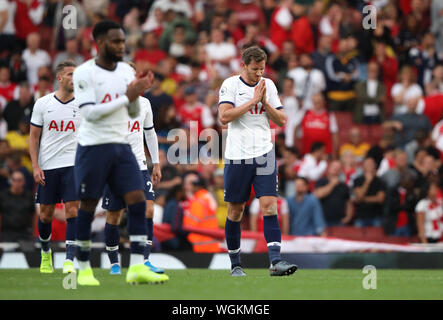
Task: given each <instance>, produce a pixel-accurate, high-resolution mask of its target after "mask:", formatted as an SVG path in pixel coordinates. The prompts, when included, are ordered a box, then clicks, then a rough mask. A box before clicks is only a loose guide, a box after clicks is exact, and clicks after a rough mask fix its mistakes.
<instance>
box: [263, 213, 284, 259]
mask: <svg viewBox="0 0 443 320" xmlns="http://www.w3.org/2000/svg"><path fill="white" fill-rule="evenodd" d="M263 233H264V235H265V239H266V242H267V243H268V254H269V261H270V262H271V264H273V265H274V264H276V263H277V262H279V261H281V258H280V247H281V230H280V225H279V223H278V218H277V215H272V216H263Z"/></svg>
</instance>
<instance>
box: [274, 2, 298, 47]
mask: <svg viewBox="0 0 443 320" xmlns="http://www.w3.org/2000/svg"><path fill="white" fill-rule="evenodd" d="M292 2H293V1H292V0H283V1H281V2H280V3H279V5H278V6H277V7H276V8H275V10H274V11H273V12H272V15H271V23H270V28H269V37H270V39H271V41H272V42H273V43H274V44H275V45H276V46H277V48H278V49H279V50H280V51H281V50H282V49H283V43H284V42H285V41H286V40H288V39H290V38H291V26H292V22H293V20H294V18H293V17H292V13H291V5H292Z"/></svg>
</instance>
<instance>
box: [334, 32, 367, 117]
mask: <svg viewBox="0 0 443 320" xmlns="http://www.w3.org/2000/svg"><path fill="white" fill-rule="evenodd" d="M352 41H353V38H352V37H342V38H340V41H339V43H338V52H337V53H336V54H332V55H330V56H329V57H327V58H326V62H325V64H326V80H327V90H328V101H329V106H328V107H329V109H330V110H335V111H353V110H354V108H355V89H354V85H355V82H356V81H357V80H358V79H359V69H360V65H359V62H358V60H357V59H356V58H355V57H352V55H350V54H351V51H350V49H351V42H352Z"/></svg>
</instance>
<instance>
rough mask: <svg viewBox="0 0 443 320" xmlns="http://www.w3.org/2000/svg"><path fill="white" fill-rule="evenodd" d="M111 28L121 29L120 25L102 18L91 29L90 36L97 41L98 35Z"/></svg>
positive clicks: (100, 35)
mask: <svg viewBox="0 0 443 320" xmlns="http://www.w3.org/2000/svg"><path fill="white" fill-rule="evenodd" d="M111 29H122V27H121V25H119V24H118V23H117V22H115V21H112V20H103V21H100V22H98V23H97V24H96V25H95V26H94V29H93V30H92V36H93V37H94V40H95V41H97V40H98V39H99V38H100V37H102V36H105V35H106V34H107V33H108V31H109V30H111Z"/></svg>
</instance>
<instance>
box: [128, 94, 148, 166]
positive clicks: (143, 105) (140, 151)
mask: <svg viewBox="0 0 443 320" xmlns="http://www.w3.org/2000/svg"><path fill="white" fill-rule="evenodd" d="M139 102H140V114H139V116H138V117H137V118H135V119H131V120H129V122H128V142H129V144H130V146H131V149H132V152H134V155H135V158H136V159H137V162H138V165H139V167H140V170H148V167H147V166H146V155H145V144H144V140H143V129H146V130H150V129H152V128H153V127H154V122H153V120H152V119H153V116H152V108H151V103H150V102H149V100H148V99H146V98H145V97H139Z"/></svg>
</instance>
